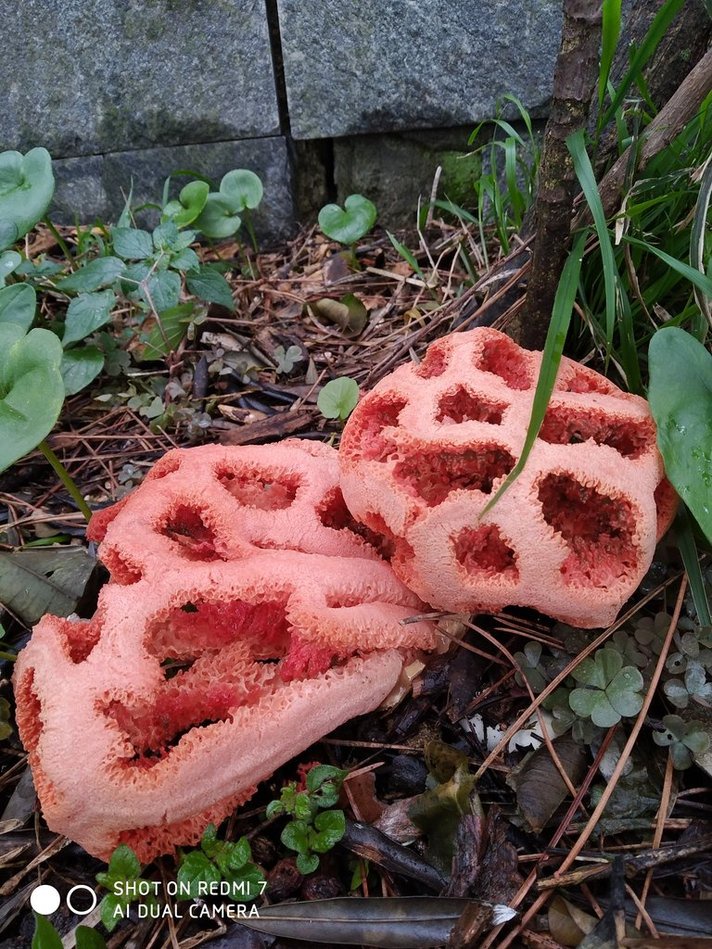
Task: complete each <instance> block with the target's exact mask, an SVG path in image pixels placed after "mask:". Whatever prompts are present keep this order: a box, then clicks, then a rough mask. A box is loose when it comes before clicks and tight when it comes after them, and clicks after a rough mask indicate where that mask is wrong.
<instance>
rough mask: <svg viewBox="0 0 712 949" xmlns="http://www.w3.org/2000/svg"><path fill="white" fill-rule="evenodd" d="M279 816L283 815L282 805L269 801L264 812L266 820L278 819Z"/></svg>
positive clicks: (279, 802)
mask: <svg viewBox="0 0 712 949" xmlns="http://www.w3.org/2000/svg"><path fill="white" fill-rule="evenodd" d="M280 814H284V804H282V802H281V801H270V802H269V804H268V805H267V810H266V811H265V816H266V818H267V820H272V819H273V818H275V817H279V815H280Z"/></svg>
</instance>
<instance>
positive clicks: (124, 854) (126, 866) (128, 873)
mask: <svg viewBox="0 0 712 949" xmlns="http://www.w3.org/2000/svg"><path fill="white" fill-rule="evenodd" d="M109 874H110V876H112V877H113V878H114V879H115V880H136V879H138V877H139V876H140V875H141V864H140V862H139V859H138V857H137V856H136V854H135V853H134V852H133V850H132V849H131V847H129V846H128V844H119V846H118V847H116V849H115V850H114V852H113V853H112V855H111V857H110V859H109Z"/></svg>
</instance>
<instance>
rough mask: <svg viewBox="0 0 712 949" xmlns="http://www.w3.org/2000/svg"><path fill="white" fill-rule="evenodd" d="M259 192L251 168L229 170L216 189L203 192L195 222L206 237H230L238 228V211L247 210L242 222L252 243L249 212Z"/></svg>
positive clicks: (240, 215)
mask: <svg viewBox="0 0 712 949" xmlns="http://www.w3.org/2000/svg"><path fill="white" fill-rule="evenodd" d="M262 194H263V188H262V182H261V181H260V179H259V177H258V176H257V175H256V174H255V173H254V172H253V171H248V170H247V169H245V168H236V169H235V170H233V171H229V172H228V173H227V174H226V175H225V176H224V177H223V179H222V181H221V182H220V190H219V191H211V192H210V193H209V194H208V195H207V197H206V200H205V204H204V206H203V209H202V211H201V212H200V215H199V216H198V217H197V218H196V219H195V222H194V223H195V226H196V227H197V228H198V230H199V231H201V232H202V233H203V234H205V236H206V237H210V238H214V239H218V238H224V237H231V236H232V235H233V234H235V233H237V231H238V230H239V229H240V227H241V225H242V215H243V214H244V213H245V212H247V213H246V214H245V225H246V226H247V229H248V231H250V235H251V236H252V238H253V244H254V243H255V240H254V234H253V233H252V229H251V222H250V215H249V212H250V211H253V210H254V209H255V208H256V207H257V206H258V205H259V203H260V201H261V200H262Z"/></svg>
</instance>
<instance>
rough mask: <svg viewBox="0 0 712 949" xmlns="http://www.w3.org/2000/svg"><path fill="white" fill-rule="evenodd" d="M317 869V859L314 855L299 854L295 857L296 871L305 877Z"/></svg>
mask: <svg viewBox="0 0 712 949" xmlns="http://www.w3.org/2000/svg"><path fill="white" fill-rule="evenodd" d="M318 869H319V857H318V856H317V855H316V854H315V853H309V854H307V853H300V854H299V855H298V856H297V870H299V872H300V873H301V874H302V875H303V876H307V875H308V874H310V873H314V871H315V870H318Z"/></svg>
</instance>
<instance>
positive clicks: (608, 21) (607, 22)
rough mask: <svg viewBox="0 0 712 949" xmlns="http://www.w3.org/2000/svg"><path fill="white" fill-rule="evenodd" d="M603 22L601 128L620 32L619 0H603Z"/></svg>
mask: <svg viewBox="0 0 712 949" xmlns="http://www.w3.org/2000/svg"><path fill="white" fill-rule="evenodd" d="M602 16H603V22H602V26H601V33H602V41H601V63H600V66H599V70H598V119H599V125H598V128H599V130H600V128H601V124H600V121H601V117H602V113H603V103H604V100H605V98H606V89H607V87H608V77H609V76H610V74H611V66H612V65H613V57H614V56H615V52H616V46H617V45H618V37H619V36H620V32H621V0H603V9H602Z"/></svg>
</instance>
